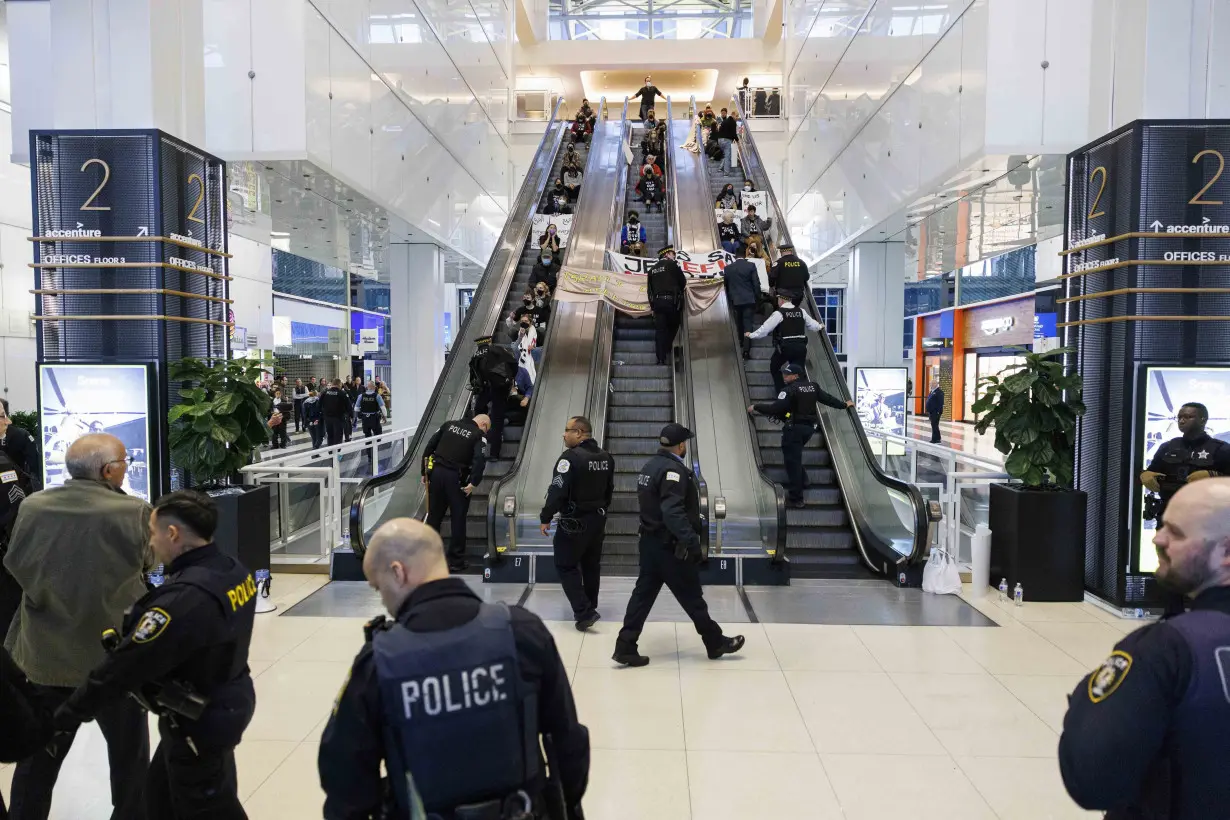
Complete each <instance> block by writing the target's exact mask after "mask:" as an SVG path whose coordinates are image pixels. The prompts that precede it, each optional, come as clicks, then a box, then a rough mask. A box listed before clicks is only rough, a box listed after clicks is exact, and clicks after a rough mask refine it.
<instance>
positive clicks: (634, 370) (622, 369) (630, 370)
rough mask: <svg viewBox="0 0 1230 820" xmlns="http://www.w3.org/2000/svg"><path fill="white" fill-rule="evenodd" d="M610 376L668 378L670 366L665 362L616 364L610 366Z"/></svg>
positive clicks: (618, 377) (620, 377)
mask: <svg viewBox="0 0 1230 820" xmlns="http://www.w3.org/2000/svg"><path fill="white" fill-rule="evenodd" d="M611 376H612V377H614V378H616V379H662V380H670V377H671V368H670V365H665V364H617V365H612V366H611Z"/></svg>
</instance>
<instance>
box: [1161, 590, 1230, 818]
mask: <svg viewBox="0 0 1230 820" xmlns="http://www.w3.org/2000/svg"><path fill="white" fill-rule="evenodd" d="M1165 623H1166V624H1168V625H1169V626H1171V627H1173V628H1174V629H1175V630H1177V631H1178V633H1179V634H1180V635H1182V636H1183V639H1184V640H1185V641H1186V642H1187V645H1188V647H1189V648H1190V649H1191V653H1192V673H1191V680H1190V682H1189V683H1188V687H1187V692H1186V693H1185V694H1184V695H1183V699H1182V700H1181V701H1180V702H1179V705H1178V708H1177V709H1176V710H1175V714H1174V723H1173V725H1172V727H1171V730H1170V732H1169V733H1167V744H1166V745H1167V753H1168V754H1167V756H1168V757H1169V758H1170V769H1171V778H1170V781H1171V782H1170V790H1171V795H1170V797H1171V799H1170V804H1171V806H1173V807H1174V810H1175V814H1174V816H1175V817H1179V818H1186V817H1192V816H1195V815H1194V814H1193V813H1192V811H1193V810H1192V809H1190V808H1189V809H1188V810H1187V811H1185V807H1193V806H1200V805H1203V806H1212V805H1220V806H1223V807H1225V806H1230V778H1227V777H1226V769H1225V759H1224V756H1222V755H1218V754H1216V753H1215V752H1214V750H1216V749H1224V748H1225V746H1226V738H1227V737H1230V615H1228V614H1226V613H1224V612H1219V611H1216V610H1208V609H1201V610H1196V611H1193V612H1188V613H1185V614H1183V615H1179V616H1177V617H1174V618H1170V619H1167V620H1166V622H1165Z"/></svg>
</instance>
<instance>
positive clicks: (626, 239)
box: [619, 211, 649, 256]
mask: <svg viewBox="0 0 1230 820" xmlns="http://www.w3.org/2000/svg"><path fill="white" fill-rule="evenodd" d="M648 240H649V234H648V233H646V231H645V226H644V225H642V224H641V215H640V214H638V213H637V212H636V211H628V218H627V219H626V220H625V221H624V226H623V229H622V230H620V232H619V252H620V253H625V254H631V255H633V256H640V255H641V253H633V251H632V248H633V246H636V247H638V248H639V249H640V250H641V251H642V252H643V251H644V250H645V243H646V242H647V241H648Z"/></svg>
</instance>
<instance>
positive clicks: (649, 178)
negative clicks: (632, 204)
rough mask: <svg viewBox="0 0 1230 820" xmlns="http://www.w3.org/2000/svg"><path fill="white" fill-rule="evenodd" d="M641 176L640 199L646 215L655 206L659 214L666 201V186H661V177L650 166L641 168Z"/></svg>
mask: <svg viewBox="0 0 1230 820" xmlns="http://www.w3.org/2000/svg"><path fill="white" fill-rule="evenodd" d="M641 175H642V176H641V194H642V196H641V199H642V201H643V202H644V203H645V211H646V213H652V212H653V208H654V206H655V205H656V206H658V212H659V213H661V212H662V209H663V207H664V202H665V200H666V186H665V185H663V184H662V176H661V175H660V174H658V173H657V172H656V171H655V170H654V168H653V166H652V165H646V166H645V167H644V168H642V169H641Z"/></svg>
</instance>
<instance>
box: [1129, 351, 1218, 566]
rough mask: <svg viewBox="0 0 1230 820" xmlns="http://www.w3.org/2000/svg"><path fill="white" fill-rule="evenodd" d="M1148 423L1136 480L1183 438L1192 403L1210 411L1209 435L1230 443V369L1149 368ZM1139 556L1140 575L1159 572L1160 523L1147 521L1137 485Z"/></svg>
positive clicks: (1134, 475)
mask: <svg viewBox="0 0 1230 820" xmlns="http://www.w3.org/2000/svg"><path fill="white" fill-rule="evenodd" d="M1144 394H1145V397H1144V398H1145V401H1144V423H1143V425H1139V426H1138V429H1140V430H1141V431H1142V432H1141V437H1142V440H1141V441H1140V442H1139V443H1138V444H1139V446H1138V447H1137V448H1136V450H1137V452H1139V453H1141V454H1142V458H1141V461H1140V464H1139V465H1136V466H1135V467H1134V468H1133V476H1132V477H1133V480H1135V478H1136V476H1137V475H1139V474H1140V471H1142V470H1144V469H1145V467H1146V466H1148V464H1149V462H1150V461H1152V460H1153V456H1154V454H1156V453H1157V449H1158V448H1159V447H1160V446H1162V444H1164V443H1165V442H1167V441H1170V440H1171V439H1172V438H1176V437H1178V435H1179V427H1178V421H1177V416H1178V413H1179V408H1180V407H1182V406H1183V405H1184V404H1187V403H1188V402H1199V403H1200V404H1203V405H1204V406H1205V407H1207V408H1209V423H1208V426H1207V427H1206V428H1205V430H1206V432H1207V433H1208V434H1209V435H1210V436H1212V437H1213V438H1216V439H1220V440H1222V441H1230V368H1224V367H1146V368H1145V388H1144ZM1136 493H1137V495H1138V499H1137V500H1138V501H1139V504H1138V506H1137V508H1136V509H1137V515H1138V516H1139V518H1138V519H1137V524H1138V527H1137V530H1136V531H1137V532H1138V533H1139V538H1138V541H1137V547H1138V549H1137V554H1138V555H1139V556H1140V557H1139V566H1138V567H1137V568H1136V569H1137V570H1138V571H1139V572H1153V571H1155V570H1156V569H1157V552H1156V551H1155V550H1154V548H1153V532H1154V526H1155V523H1156V522H1153V521H1145V520H1144V494H1145V490H1144V488H1143V487H1141V486H1140V485H1139V483H1137V484H1136Z"/></svg>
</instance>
